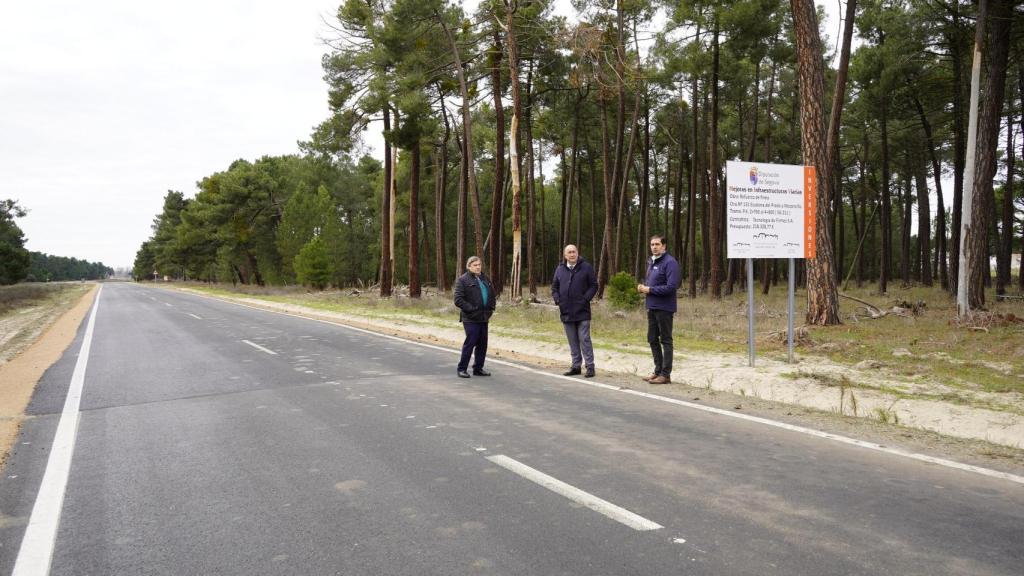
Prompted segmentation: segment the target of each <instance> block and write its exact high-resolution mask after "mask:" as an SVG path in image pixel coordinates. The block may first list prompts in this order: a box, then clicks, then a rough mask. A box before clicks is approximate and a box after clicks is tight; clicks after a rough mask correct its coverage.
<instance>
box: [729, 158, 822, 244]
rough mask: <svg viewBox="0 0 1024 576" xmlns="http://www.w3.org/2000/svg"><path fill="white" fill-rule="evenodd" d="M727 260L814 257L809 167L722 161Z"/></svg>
mask: <svg viewBox="0 0 1024 576" xmlns="http://www.w3.org/2000/svg"><path fill="white" fill-rule="evenodd" d="M725 182H726V242H727V244H728V250H727V253H728V258H814V257H815V225H814V224H815V211H816V209H817V202H816V198H817V196H816V194H817V189H816V188H817V175H816V172H815V168H814V166H798V165H793V164H763V163H758V162H733V161H730V162H727V163H726V180H725Z"/></svg>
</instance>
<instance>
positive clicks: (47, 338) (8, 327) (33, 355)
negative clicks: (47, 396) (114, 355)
mask: <svg viewBox="0 0 1024 576" xmlns="http://www.w3.org/2000/svg"><path fill="white" fill-rule="evenodd" d="M96 291H97V285H93V286H92V287H91V288H90V289H89V291H88V292H87V293H85V294H84V295H82V296H80V297H78V298H77V299H75V300H72V301H71V303H72V304H73V306H70V309H68V308H67V307H66V306H61V305H59V304H58V305H56V306H34V307H32V308H29V309H26V310H23V311H20V312H18V313H15V314H13V315H11V316H9V317H6V318H3V319H0V341H2V342H4V343H13V344H12V345H10V346H7V347H5V348H4V350H3V353H2V355H0V465H2V463H3V461H4V460H6V458H7V454H8V452H9V450H10V448H11V444H12V443H13V442H14V441H15V439H16V438H17V437H18V430H19V428H20V427H21V422H22V421H23V420H24V418H25V407H26V406H28V402H29V400H31V399H32V391H33V390H35V387H36V382H38V381H39V379H40V378H42V376H43V372H45V371H46V369H47V368H49V367H50V366H51V365H52V364H53V363H54V362H56V361H57V360H58V359H59V358H60V357H61V355H62V354H63V353H64V350H65V349H67V347H68V346H69V345H70V344H71V342H72V341H73V340H74V339H75V333H76V332H77V331H78V327H79V325H81V323H82V319H84V318H85V316H86V314H88V313H89V308H90V307H91V306H92V302H93V299H94V297H95V294H96ZM15 335H17V336H15Z"/></svg>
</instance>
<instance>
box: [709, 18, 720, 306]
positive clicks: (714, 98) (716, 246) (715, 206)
mask: <svg viewBox="0 0 1024 576" xmlns="http://www.w3.org/2000/svg"><path fill="white" fill-rule="evenodd" d="M714 26H715V28H714V31H713V32H712V36H711V38H712V40H711V143H710V147H711V156H710V158H709V164H708V172H710V174H711V175H710V181H711V190H710V195H711V199H710V204H711V214H710V221H711V254H710V258H711V297H712V298H715V299H718V298H721V297H722V227H721V220H722V219H721V212H722V208H723V206H722V199H721V191H720V190H719V188H718V162H719V159H718V114H719V103H718V66H719V62H720V51H719V42H718V36H719V29H718V14H717V13H716V14H715V24H714Z"/></svg>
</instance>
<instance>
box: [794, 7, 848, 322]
mask: <svg viewBox="0 0 1024 576" xmlns="http://www.w3.org/2000/svg"><path fill="white" fill-rule="evenodd" d="M790 5H791V6H792V9H793V25H794V31H795V33H796V44H797V60H798V64H799V76H800V121H801V144H802V147H803V150H804V158H805V163H807V164H810V165H812V166H816V167H817V170H816V171H815V172H816V174H815V177H816V179H817V194H818V197H817V210H816V214H815V225H816V227H817V233H816V246H815V250H816V257H815V258H814V259H812V260H810V261H808V262H807V323H808V324H812V325H818V326H830V325H834V324H840V323H841V322H840V319H839V294H838V292H837V290H836V280H835V270H834V267H835V263H834V256H833V253H832V230H831V229H830V227H829V225H828V224H829V222H830V220H831V217H830V214H829V212H830V209H831V206H832V202H831V200H832V199H831V198H830V197H829V193H830V191H831V186H830V185H829V184H827V181H828V180H829V179H830V178H831V169H832V167H831V166H830V165H829V163H828V161H827V148H828V144H827V139H826V135H825V111H824V108H823V105H824V100H825V71H824V65H823V62H822V50H821V39H820V37H819V35H818V16H817V13H816V11H815V8H814V1H813V0H790Z"/></svg>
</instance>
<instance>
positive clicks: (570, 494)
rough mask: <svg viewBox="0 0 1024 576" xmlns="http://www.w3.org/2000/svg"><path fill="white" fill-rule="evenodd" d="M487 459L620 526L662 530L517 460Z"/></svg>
mask: <svg viewBox="0 0 1024 576" xmlns="http://www.w3.org/2000/svg"><path fill="white" fill-rule="evenodd" d="M487 459H488V460H490V461H491V462H493V463H494V464H497V465H498V466H501V467H502V468H504V469H506V470H509V471H511V472H515V473H516V474H518V475H520V476H522V477H523V478H526V479H527V480H529V481H531V482H535V483H537V484H540V485H541V486H543V487H545V488H547V489H548V490H551V491H552V492H554V493H555V494H558V495H560V496H564V497H566V498H568V499H569V500H572V501H573V502H576V503H577V504H582V505H584V506H586V507H587V508H590V509H591V510H593V511H594V512H597V513H599V514H603V515H605V516H607V517H608V518H611V519H612V520H615V521H616V522H619V523H621V524H625V525H626V526H629V527H630V528H632V529H633V530H640V531H645V530H658V529H660V528H662V525H661V524H658V523H656V522H652V521H650V520H648V519H647V518H644V517H643V516H640V515H638V514H634V513H632V512H630V511H629V510H626V509H625V508H623V507H621V506H616V505H615V504H612V503H611V502H608V501H607V500H602V499H601V498H598V497H597V496H594V495H593V494H590V493H589V492H584V491H583V490H580V489H579V488H576V487H575V486H572V485H570V484H566V483H565V482H562V481H561V480H559V479H557V478H554V477H552V476H548V475H547V474H545V473H543V472H541V471H540V470H537V469H535V468H530V467H529V466H527V465H526V464H523V463H522V462H519V461H518V460H513V459H512V458H509V457H508V456H504V455H500V454H499V455H498V456H488V457H487Z"/></svg>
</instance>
